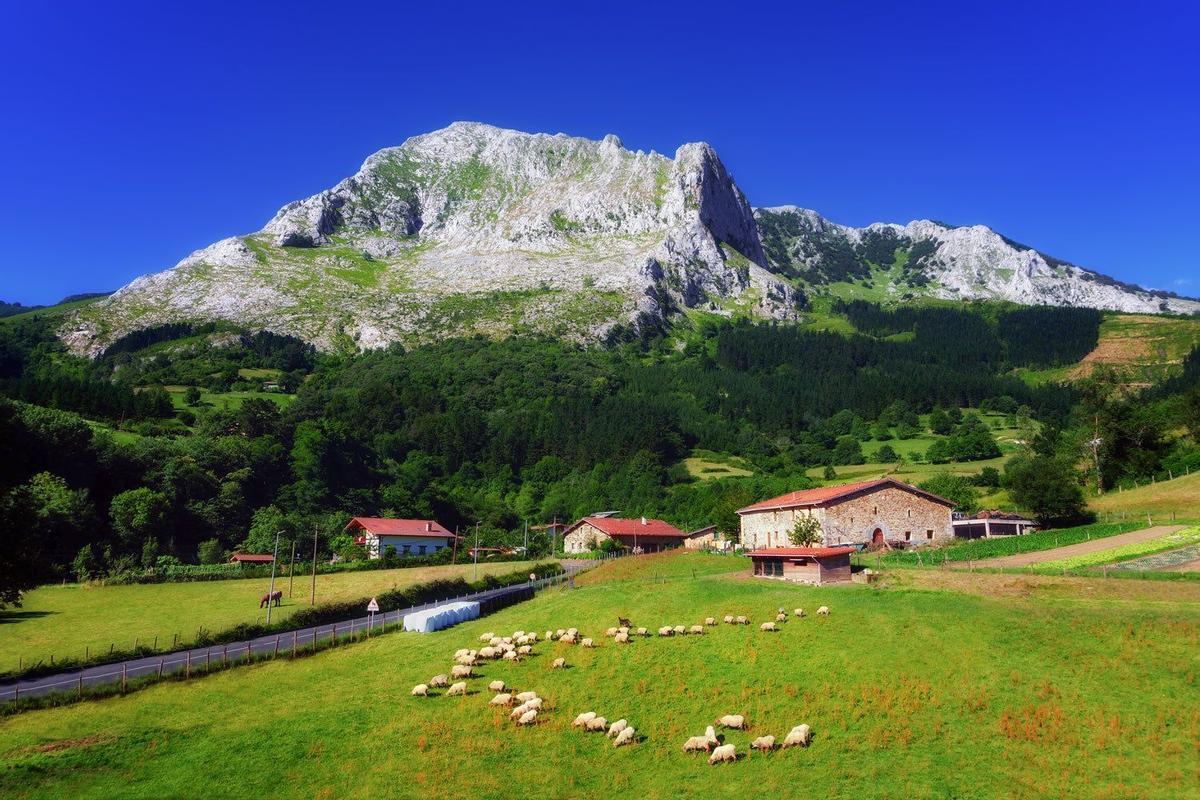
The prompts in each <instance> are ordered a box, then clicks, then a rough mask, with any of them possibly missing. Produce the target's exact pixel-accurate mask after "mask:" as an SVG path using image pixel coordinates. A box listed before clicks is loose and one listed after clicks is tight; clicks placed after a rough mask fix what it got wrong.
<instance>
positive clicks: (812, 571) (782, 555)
mask: <svg viewBox="0 0 1200 800" xmlns="http://www.w3.org/2000/svg"><path fill="white" fill-rule="evenodd" d="M857 549H858V548H855V547H768V548H764V549H762V550H752V551H751V552H750V560H751V561H753V562H754V576H755V577H756V578H778V579H782V580H785V581H797V582H800V583H811V584H815V585H818V586H820V585H822V584H826V583H844V582H847V581H849V580H850V554H851V553H853V552H855V551H856V550H857Z"/></svg>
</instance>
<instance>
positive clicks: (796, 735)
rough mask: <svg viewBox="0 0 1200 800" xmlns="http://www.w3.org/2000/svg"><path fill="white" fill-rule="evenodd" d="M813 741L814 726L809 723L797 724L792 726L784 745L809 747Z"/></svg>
mask: <svg viewBox="0 0 1200 800" xmlns="http://www.w3.org/2000/svg"><path fill="white" fill-rule="evenodd" d="M811 741H812V728H810V727H808V726H807V725H797V726H796V727H794V728H792V730H791V731H790V732H789V733H788V735H787V737H786V738H784V740H783V746H784V747H808V745H809V743H810V742H811Z"/></svg>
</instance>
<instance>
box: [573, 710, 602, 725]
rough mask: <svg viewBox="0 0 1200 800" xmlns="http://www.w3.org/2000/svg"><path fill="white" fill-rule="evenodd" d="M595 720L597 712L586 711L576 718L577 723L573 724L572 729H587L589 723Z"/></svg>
mask: <svg viewBox="0 0 1200 800" xmlns="http://www.w3.org/2000/svg"><path fill="white" fill-rule="evenodd" d="M595 718H596V712H595V711H585V712H583V713H582V714H580V715H579V716H577V717H576V718H575V721H574V722H572V723H571V727H572V728H583V727H586V726H587V724H588V723H589V722H591V721H592V720H594V719H595Z"/></svg>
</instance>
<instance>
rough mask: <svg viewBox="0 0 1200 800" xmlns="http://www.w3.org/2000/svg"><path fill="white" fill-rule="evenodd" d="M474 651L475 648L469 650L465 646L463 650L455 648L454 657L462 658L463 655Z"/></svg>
mask: <svg viewBox="0 0 1200 800" xmlns="http://www.w3.org/2000/svg"><path fill="white" fill-rule="evenodd" d="M473 652H474V651H473V650H468V649H467V648H465V647H464V648H462V649H461V650H455V651H454V657H455V658H462V657H463V656H465V655H467V654H468V653H473Z"/></svg>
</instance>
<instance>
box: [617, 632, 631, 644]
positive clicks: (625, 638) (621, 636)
mask: <svg viewBox="0 0 1200 800" xmlns="http://www.w3.org/2000/svg"><path fill="white" fill-rule="evenodd" d="M613 641H614V642H616V643H617V644H629V634H628V633H621V632H620V631H618V632H617V635H616V636H614V637H613Z"/></svg>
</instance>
